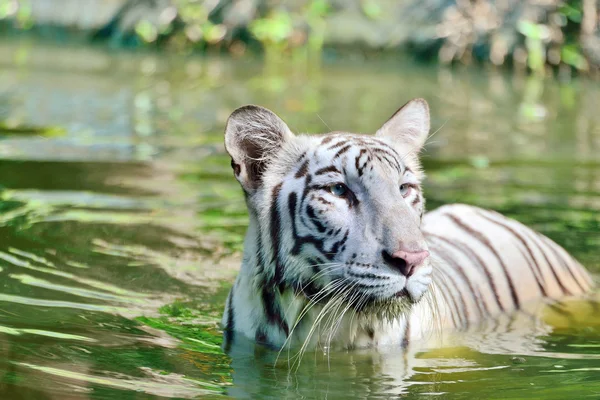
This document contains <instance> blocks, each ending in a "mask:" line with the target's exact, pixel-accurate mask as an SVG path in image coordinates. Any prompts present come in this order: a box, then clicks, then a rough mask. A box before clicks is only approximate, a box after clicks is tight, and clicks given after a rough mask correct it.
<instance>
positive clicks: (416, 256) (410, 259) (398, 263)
mask: <svg viewBox="0 0 600 400" xmlns="http://www.w3.org/2000/svg"><path fill="white" fill-rule="evenodd" d="M388 257H389V258H390V259H389V261H388V263H389V264H391V265H392V266H394V267H396V269H398V270H399V271H400V273H401V274H402V275H404V276H406V277H407V278H408V277H409V276H411V275H412V274H413V273H414V272H415V270H416V268H417V267H418V266H419V265H421V264H422V263H423V261H425V259H426V258H427V257H429V251H427V250H419V251H404V250H400V251H397V252H395V253H393V254H390V255H389V256H388Z"/></svg>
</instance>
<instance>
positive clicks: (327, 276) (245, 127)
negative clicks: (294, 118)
mask: <svg viewBox="0 0 600 400" xmlns="http://www.w3.org/2000/svg"><path fill="white" fill-rule="evenodd" d="M428 132H429V108H428V105H427V102H425V101H424V100H422V99H415V100H412V101H410V102H409V103H407V104H406V105H404V106H403V107H402V108H400V109H399V110H398V111H397V112H396V113H395V114H394V115H393V116H392V117H391V118H390V119H389V120H388V121H387V122H386V123H385V124H384V125H383V126H382V127H381V128H380V129H379V130H378V131H377V133H376V134H375V135H357V134H351V133H345V132H331V133H329V134H325V135H294V134H293V133H292V132H291V131H290V129H289V128H288V126H287V125H286V124H285V123H284V122H283V121H282V120H281V119H280V118H279V117H277V116H276V115H275V114H274V113H272V112H271V111H269V110H267V109H265V108H262V107H258V106H253V105H248V106H244V107H241V108H238V109H237V110H235V111H234V112H233V114H232V115H231V116H230V117H229V120H228V122H227V127H226V133H225V145H226V149H227V152H228V153H229V155H230V156H231V159H232V163H231V165H232V167H233V170H234V174H235V177H236V179H237V180H238V181H239V183H240V184H241V186H242V188H243V190H244V193H245V196H246V202H247V206H248V210H249V215H250V226H249V231H248V235H247V237H246V244H245V247H246V248H245V254H244V258H245V261H244V262H245V263H252V264H254V268H255V269H256V274H257V276H260V278H259V283H260V284H261V285H271V286H272V287H273V288H276V289H277V290H280V291H285V290H287V289H292V290H293V291H294V293H296V295H298V294H302V295H304V296H306V297H307V298H309V299H311V300H313V301H321V300H323V301H325V300H326V299H328V298H331V296H333V295H338V296H339V295H340V294H341V295H343V296H344V297H345V299H346V300H347V301H348V302H349V303H350V304H351V306H352V307H354V308H355V309H358V310H364V309H367V308H369V307H373V306H378V307H379V308H381V306H382V305H383V306H384V307H383V308H384V309H385V310H391V311H393V312H399V310H401V309H402V307H405V306H410V304H412V303H414V302H416V301H418V300H419V299H421V297H422V296H423V295H424V294H425V293H426V292H427V289H428V287H429V285H430V283H431V272H432V267H431V265H430V263H429V258H428V255H429V252H428V248H427V243H426V242H425V239H424V237H423V234H422V232H421V230H420V226H421V221H422V217H423V213H424V205H425V204H424V199H423V195H422V192H421V179H422V177H423V174H422V171H421V168H420V163H419V160H418V157H417V155H418V152H419V151H420V149H421V148H422V146H423V145H424V143H425V140H426V138H427V135H428Z"/></svg>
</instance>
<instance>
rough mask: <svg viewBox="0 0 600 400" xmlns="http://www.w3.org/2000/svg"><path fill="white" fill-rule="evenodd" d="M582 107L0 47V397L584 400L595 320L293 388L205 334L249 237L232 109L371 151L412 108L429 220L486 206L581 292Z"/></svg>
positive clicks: (568, 100) (309, 376)
mask: <svg viewBox="0 0 600 400" xmlns="http://www.w3.org/2000/svg"><path fill="white" fill-rule="evenodd" d="M599 89H600V85H598V83H595V82H588V81H585V80H581V81H575V82H573V83H570V84H563V85H561V84H558V83H557V82H555V81H550V80H548V81H540V80H537V79H535V78H531V77H526V76H518V75H517V76H515V75H511V74H506V73H503V72H499V71H493V70H492V71H485V70H481V69H458V70H455V71H450V70H439V69H436V68H435V67H427V66H423V65H415V64H411V63H409V62H405V61H400V60H390V59H388V60H370V61H369V60H364V59H359V58H355V59H342V60H338V61H331V62H326V63H325V65H324V66H323V67H322V68H314V66H313V67H310V68H307V67H306V66H304V65H300V66H299V65H295V66H293V65H290V64H288V65H287V66H284V67H282V66H263V65H262V64H261V62H260V61H257V60H253V59H250V58H245V59H229V58H221V57H217V56H213V57H206V58H201V57H191V56H173V55H160V54H155V53H143V54H131V53H123V54H114V53H109V52H107V51H106V50H104V49H90V48H75V47H57V46H52V45H42V44H36V43H31V42H19V43H17V42H4V43H1V44H0V126H1V128H0V132H1V133H0V238H1V241H0V398H2V399H54V398H68V399H115V398H118V399H134V398H135V399H146V398H148V399H150V398H197V397H203V398H223V397H240V398H244V397H245V398H256V397H265V398H273V399H280V398H296V397H299V396H303V397H305V398H328V399H335V398H351V397H353V398H367V397H368V398H388V396H391V395H406V396H407V397H410V398H412V397H415V398H416V397H419V398H423V397H432V398H453V399H454V398H465V399H472V398H486V399H488V398H504V399H506V398H511V399H519V398H544V399H550V398H555V399H563V398H567V397H568V398H598V397H599V396H600V384H599V383H598V380H597V376H598V372H599V371H600V359H599V358H600V312H598V309H597V307H599V306H600V305H599V304H598V303H594V302H586V301H577V300H573V301H569V302H566V303H564V304H562V305H561V306H560V307H559V308H555V309H546V310H544V311H543V312H542V315H543V321H544V322H543V323H542V322H540V323H539V324H538V325H537V326H535V327H534V328H531V329H530V330H529V331H527V330H525V331H521V328H520V327H519V324H516V325H510V326H509V325H507V324H504V325H502V321H500V322H498V323H499V327H498V328H497V329H496V332H497V333H489V332H488V333H485V332H469V333H462V334H459V335H456V336H455V337H453V338H450V339H448V342H447V345H446V347H444V348H442V349H437V350H435V349H434V350H431V351H427V352H423V353H419V354H407V355H404V354H400V353H397V354H386V355H380V354H376V353H374V352H370V351H362V352H350V353H346V352H337V353H331V354H328V355H323V354H321V353H311V354H309V355H307V356H306V357H305V359H304V362H303V363H302V364H301V367H300V368H299V369H298V370H297V371H295V372H293V373H290V369H289V368H288V366H287V361H286V360H287V358H288V355H287V354H285V353H284V354H282V356H281V357H280V360H279V361H278V362H277V363H275V361H274V359H275V356H276V355H275V354H273V353H271V352H269V351H267V350H264V349H257V350H255V349H253V348H250V347H248V348H246V347H244V346H242V347H240V348H238V349H235V351H234V353H233V354H232V357H229V356H227V355H224V354H223V353H222V351H221V350H220V344H221V331H220V329H219V326H218V321H219V319H220V313H221V311H222V307H223V304H224V300H225V296H226V295H227V291H228V288H229V286H230V284H231V282H232V281H233V279H234V277H235V274H236V271H237V268H238V266H239V252H240V249H241V244H242V243H241V240H242V235H243V233H244V229H245V226H246V224H247V218H246V213H245V209H244V203H243V199H242V196H241V193H240V190H239V189H238V187H237V184H236V182H235V181H234V179H233V178H232V175H231V171H230V167H229V163H228V160H227V157H226V155H225V154H224V150H223V146H222V143H221V140H222V129H223V126H224V123H225V120H226V118H227V116H228V114H229V113H230V112H231V111H232V110H233V109H234V108H235V107H237V106H239V105H242V104H246V103H257V104H261V105H264V106H266V107H269V108H271V109H273V110H275V111H277V112H278V113H279V114H280V115H281V116H282V117H283V118H284V119H285V120H286V121H287V122H288V124H289V125H290V126H291V127H292V128H293V129H294V130H295V131H297V132H325V131H328V130H329V128H328V126H329V127H331V128H333V129H336V130H350V131H356V132H373V131H374V130H376V129H377V128H378V127H379V126H380V125H381V123H382V122H383V121H385V120H386V119H387V117H389V115H391V114H392V113H393V112H394V111H395V109H396V108H397V107H398V106H400V105H401V104H403V103H404V102H405V101H407V100H408V99H410V98H412V97H425V98H426V99H427V100H428V101H429V102H430V105H431V109H432V117H433V121H432V125H433V130H437V131H438V132H437V133H436V134H435V135H434V136H433V137H432V139H431V141H430V144H429V146H428V150H427V152H426V153H425V154H424V158H423V161H424V163H425V167H426V170H427V172H428V180H427V184H426V188H425V189H426V196H427V198H428V205H429V208H430V209H431V208H434V207H437V206H439V205H441V204H445V203H448V202H455V201H461V202H467V203H472V204H477V205H480V206H484V207H491V208H495V209H497V210H499V211H501V212H504V213H506V214H508V215H510V216H512V217H515V218H517V219H519V220H521V221H523V222H525V223H527V224H529V225H530V226H532V227H534V228H535V229H538V230H540V231H542V232H544V233H545V234H547V235H548V236H550V237H551V238H553V239H554V240H556V241H557V242H559V243H560V244H562V245H563V246H565V247H566V248H567V249H568V250H569V251H571V252H572V253H573V254H575V255H576V256H577V257H578V258H579V259H580V260H581V261H582V262H583V263H584V264H585V265H586V266H587V267H588V268H589V269H590V270H592V271H594V272H600V258H599V257H598V255H597V254H598V248H599V246H600V214H599V211H600V158H599V156H598V154H600V113H598V108H597V105H598V104H600V90H599ZM565 309H566V310H567V312H565V311H564V310H565ZM290 356H291V355H290Z"/></svg>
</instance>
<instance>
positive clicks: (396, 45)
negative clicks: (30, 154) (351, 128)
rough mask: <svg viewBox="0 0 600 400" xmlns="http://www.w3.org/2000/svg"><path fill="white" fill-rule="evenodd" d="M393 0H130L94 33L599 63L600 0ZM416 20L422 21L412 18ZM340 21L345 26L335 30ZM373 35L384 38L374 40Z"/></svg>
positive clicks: (303, 53)
mask: <svg viewBox="0 0 600 400" xmlns="http://www.w3.org/2000/svg"><path fill="white" fill-rule="evenodd" d="M36 1H40V0H21V1H17V0H0V20H6V21H11V24H12V27H13V28H16V29H17V30H31V28H35V27H36V26H37V25H38V23H40V22H39V21H36V20H35V17H34V15H35V16H37V15H38V14H36V13H32V4H33V3H32V2H36ZM48 1H50V0H48ZM73 1H74V4H80V3H79V2H76V1H75V0H73ZM98 1H99V0H98ZM92 3H93V2H90V4H92ZM392 3H393V2H392ZM392 3H390V2H384V1H378V0H348V2H347V3H344V4H342V3H340V2H335V1H334V0H300V1H295V2H289V1H284V0H279V1H278V0H272V1H267V0H248V1H245V2H243V4H242V2H235V1H232V0H214V1H208V0H122V1H121V7H120V9H119V10H118V12H117V13H116V15H115V16H114V17H113V18H112V19H111V20H110V21H109V22H108V23H106V24H104V26H102V27H101V28H99V29H97V32H96V33H95V34H94V35H93V36H94V37H95V38H101V39H106V38H109V39H110V42H111V43H112V44H115V43H116V44H119V43H121V44H122V45H126V46H134V47H136V46H160V47H167V48H170V49H176V50H179V51H186V52H187V51H194V50H200V51H206V50H207V49H215V50H217V51H224V52H228V53H230V54H232V55H233V56H242V55H243V54H245V53H246V52H247V50H252V51H254V50H262V51H263V53H264V55H265V58H266V59H267V62H275V61H281V60H291V61H293V62H306V61H307V60H316V61H318V60H320V59H321V58H322V57H321V56H322V51H323V48H324V46H325V45H326V44H327V45H328V46H333V47H336V46H339V47H351V48H354V49H360V50H364V49H365V48H366V49H367V50H369V51H372V52H381V51H385V52H394V51H404V52H409V53H410V52H412V53H413V55H415V56H417V55H418V56H419V57H421V56H423V55H425V56H426V58H427V59H430V60H432V59H437V60H439V61H440V62H442V63H454V62H458V63H469V62H471V61H472V60H477V61H483V62H492V63H493V64H497V65H499V64H507V63H512V64H514V65H516V66H523V67H526V68H527V69H528V70H530V71H531V72H533V73H534V74H536V75H540V76H542V75H545V74H547V73H548V71H549V70H550V69H552V68H554V69H558V70H559V72H562V75H563V76H564V75H565V72H567V74H566V75H570V72H571V71H572V70H574V71H577V72H590V71H591V72H594V71H596V72H597V71H598V69H599V67H600V64H599V63H600V37H599V36H598V25H599V24H598V16H597V15H598V14H599V13H598V11H597V8H598V7H597V5H596V6H592V8H591V9H590V6H589V4H592V3H593V2H587V3H586V2H585V1H584V0H566V1H562V0H548V1H546V2H537V1H534V0H524V1H522V2H520V4H519V7H517V8H516V9H515V10H513V11H512V12H508V11H507V10H505V9H503V7H502V6H500V5H498V4H496V2H494V1H492V0H478V1H473V2H460V1H456V0H446V1H429V0H423V1H422V2H419V1H418V0H413V1H407V2H405V4H404V3H402V4H400V3H398V4H396V5H393V4H392ZM586 4H588V5H587V6H586ZM79 7H80V9H78V10H72V11H78V12H82V16H81V17H80V19H82V20H83V19H85V18H84V16H83V11H85V7H84V6H81V5H79ZM394 7H395V8H394ZM586 7H587V8H588V9H587V10H586ZM594 7H595V8H594ZM415 9H417V11H418V12H416V13H415ZM419 9H420V10H419ZM398 10H401V11H402V10H403V11H406V12H403V13H401V14H406V15H410V14H411V13H415V15H417V16H418V18H416V19H415V20H414V21H411V18H410V17H409V18H408V20H403V19H402V18H403V17H401V16H398V15H392V14H393V13H392V11H398ZM427 10H429V11H428V12H426V11H427ZM88 12H91V11H88ZM75 14H77V13H75ZM396 14H397V13H396ZM586 15H588V18H587V19H588V21H589V20H590V17H589V16H590V15H592V17H591V18H592V20H595V23H594V24H592V28H591V29H592V31H591V32H586V30H585V29H584V26H583V25H584V24H585V20H586ZM53 18H54V19H53V20H52V21H55V20H56V18H58V17H53ZM64 18H67V17H64ZM410 22H413V23H414V27H409V26H406V25H407V23H410ZM52 23H53V24H54V23H55V22H52ZM384 23H385V24H388V25H386V26H387V27H388V28H389V27H392V28H393V27H394V26H396V27H397V28H394V29H396V30H398V31H402V30H404V31H405V32H404V33H402V34H401V35H400V36H397V37H396V36H394V35H395V34H394V33H393V32H392V33H390V32H389V31H390V30H394V29H392V28H390V29H384V28H383V26H384V25H382V24H384ZM390 23H391V24H392V25H389V24H390ZM41 24H43V22H41ZM69 24H71V26H72V25H73V24H74V22H73V21H70V22H69V21H66V22H65V26H67V25H69ZM332 24H333V25H336V26H335V29H334V30H337V32H338V33H337V35H338V36H337V37H336V38H335V39H334V40H328V39H330V36H329V35H330V31H331V29H330V28H331V27H332ZM340 25H342V27H341V28H340ZM588 25H589V23H588ZM94 29H96V28H94ZM0 32H1V31H0ZM70 32H71V31H68V33H70ZM339 32H344V33H347V35H348V37H349V39H347V40H346V39H340V37H339V35H340V33H339ZM435 32H437V33H435ZM440 32H443V33H440ZM386 35H387V37H386ZM361 37H362V39H361ZM373 37H377V39H376V40H371V39H372V38H373ZM590 37H591V38H592V39H593V40H588V41H587V42H586V43H588V44H590V43H591V45H584V44H583V43H584V41H586V40H587V39H589V38H590ZM369 38H371V39H369Z"/></svg>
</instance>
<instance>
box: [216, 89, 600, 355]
mask: <svg viewBox="0 0 600 400" xmlns="http://www.w3.org/2000/svg"><path fill="white" fill-rule="evenodd" d="M429 125H430V123H429V107H428V105H427V102H426V101H425V100H422V99H415V100H412V101H410V102H409V103H407V104H406V105H405V106H403V107H402V108H400V110H398V111H397V112H396V113H395V114H394V115H393V116H392V117H391V118H390V119H389V120H388V121H387V122H386V123H385V124H384V125H383V126H382V127H381V128H380V129H379V130H378V131H377V133H376V134H375V135H374V136H366V135H356V134H350V133H343V132H332V133H329V134H326V135H321V136H316V135H312V136H308V135H298V136H296V135H294V134H292V132H291V131H290V129H289V128H288V127H287V125H286V124H285V123H284V122H283V121H282V120H281V119H279V118H278V117H277V116H276V115H275V114H273V113H272V112H271V111H269V110H266V109H264V108H262V107H258V106H252V105H249V106H245V107H241V108H239V109H237V110H236V111H234V112H233V114H232V115H231V116H230V118H229V120H228V123H227V127H226V132H225V145H226V149H227V152H228V153H229V155H230V156H231V159H232V167H233V170H234V174H235V177H236V178H237V180H238V181H239V183H240V184H241V186H242V188H243V190H244V193H245V196H246V202H247V206H248V211H249V215H250V223H249V227H248V232H247V235H246V239H245V248H244V257H243V262H242V268H241V271H240V273H239V275H238V277H237V280H236V281H235V284H234V286H233V288H232V289H231V292H230V293H229V297H228V300H227V304H226V308H225V313H224V316H223V326H224V329H225V339H226V340H225V342H226V344H231V342H232V340H234V339H235V338H237V337H245V338H247V339H250V340H254V341H256V342H259V343H261V344H264V345H267V346H270V347H273V348H277V349H281V348H285V347H288V346H290V347H295V346H301V349H307V348H314V347H316V346H323V347H335V348H345V349H351V348H363V347H377V348H384V347H386V346H401V347H406V346H407V345H408V343H409V341H410V340H414V339H416V338H422V337H424V336H425V335H427V334H428V333H429V332H431V331H432V330H433V329H435V328H436V327H438V328H442V329H447V330H454V329H461V328H466V327H469V326H473V325H475V324H477V323H479V322H481V321H482V320H484V319H485V318H489V317H493V316H498V315H499V314H503V313H508V312H511V311H514V310H517V309H520V308H522V306H523V305H524V304H526V303H527V302H531V301H532V300H535V299H540V298H543V297H548V298H559V297H562V296H565V295H577V294H581V293H585V292H587V291H589V290H590V289H591V288H592V286H593V282H592V279H591V278H590V276H589V274H588V273H587V272H586V271H585V269H584V268H583V267H582V266H581V265H580V264H579V263H578V262H577V261H576V260H575V259H573V258H572V257H571V256H570V255H569V254H567V253H566V252H565V250H563V249H562V248H561V247H560V246H558V245H557V244H556V243H554V242H552V241H551V240H550V239H548V238H546V237H544V236H542V235H541V234H539V233H536V232H534V231H532V230H531V229H529V228H527V227H525V226H524V225H522V224H520V223H519V222H516V221H514V220H510V219H507V218H505V217H503V216H501V215H500V214H497V213H495V212H492V211H487V210H483V209H479V208H476V207H472V206H467V205H449V206H444V207H441V208H439V209H437V210H435V211H433V212H430V213H428V214H426V215H425V214H424V210H425V201H424V198H423V195H422V192H421V180H422V179H423V173H422V171H421V168H420V163H419V160H418V152H419V151H420V149H421V148H422V146H423V145H424V143H425V140H426V138H427V135H428V133H429Z"/></svg>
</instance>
